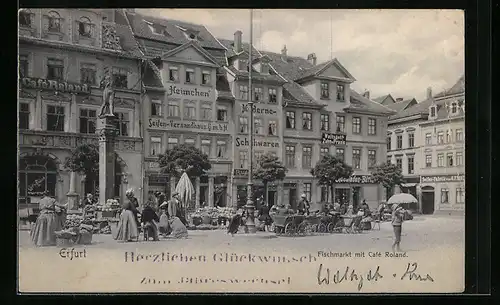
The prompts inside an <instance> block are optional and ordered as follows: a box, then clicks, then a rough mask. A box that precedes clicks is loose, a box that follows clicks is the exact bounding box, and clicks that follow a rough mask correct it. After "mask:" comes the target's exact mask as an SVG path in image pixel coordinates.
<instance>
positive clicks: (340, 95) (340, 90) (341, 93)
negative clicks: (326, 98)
mask: <svg viewBox="0 0 500 305" xmlns="http://www.w3.org/2000/svg"><path fill="white" fill-rule="evenodd" d="M337 101H338V102H343V101H345V86H344V85H343V84H337Z"/></svg>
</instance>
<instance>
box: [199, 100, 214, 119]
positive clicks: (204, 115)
mask: <svg viewBox="0 0 500 305" xmlns="http://www.w3.org/2000/svg"><path fill="white" fill-rule="evenodd" d="M201 119H202V120H207V121H211V120H212V105H211V104H206V103H203V104H201Z"/></svg>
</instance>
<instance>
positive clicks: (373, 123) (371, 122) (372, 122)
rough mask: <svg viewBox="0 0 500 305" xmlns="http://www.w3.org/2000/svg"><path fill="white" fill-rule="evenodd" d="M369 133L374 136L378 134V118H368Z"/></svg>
mask: <svg viewBox="0 0 500 305" xmlns="http://www.w3.org/2000/svg"><path fill="white" fill-rule="evenodd" d="M368 134H369V135H372V136H373V135H376V134H377V119H374V118H368Z"/></svg>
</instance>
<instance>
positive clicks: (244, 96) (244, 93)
mask: <svg viewBox="0 0 500 305" xmlns="http://www.w3.org/2000/svg"><path fill="white" fill-rule="evenodd" d="M239 89H240V90H239V91H240V100H245V101H246V100H248V86H246V85H240V86H239Z"/></svg>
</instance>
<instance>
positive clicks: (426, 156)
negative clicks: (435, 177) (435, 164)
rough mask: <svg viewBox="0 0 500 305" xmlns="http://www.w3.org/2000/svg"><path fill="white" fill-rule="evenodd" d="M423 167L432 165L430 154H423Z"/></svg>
mask: <svg viewBox="0 0 500 305" xmlns="http://www.w3.org/2000/svg"><path fill="white" fill-rule="evenodd" d="M425 167H432V155H425Z"/></svg>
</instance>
